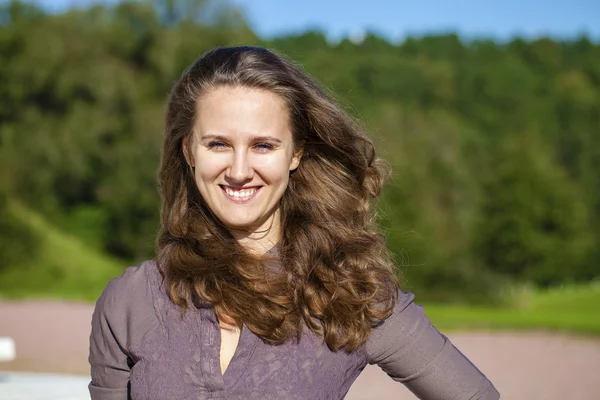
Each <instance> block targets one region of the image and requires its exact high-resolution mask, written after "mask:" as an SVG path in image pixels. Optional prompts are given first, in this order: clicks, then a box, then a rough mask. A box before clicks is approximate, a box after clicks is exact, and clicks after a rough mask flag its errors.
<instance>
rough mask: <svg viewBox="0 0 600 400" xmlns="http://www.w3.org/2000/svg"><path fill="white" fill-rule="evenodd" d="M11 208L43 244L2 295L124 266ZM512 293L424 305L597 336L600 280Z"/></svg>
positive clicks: (484, 324) (496, 325) (98, 286)
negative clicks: (506, 303)
mask: <svg viewBox="0 0 600 400" xmlns="http://www.w3.org/2000/svg"><path fill="white" fill-rule="evenodd" d="M11 208H12V209H11V211H12V212H14V213H15V215H17V216H18V217H19V218H21V219H22V220H23V221H26V222H27V224H29V226H31V227H32V228H33V230H34V231H35V232H36V233H37V234H38V235H39V237H40V238H41V243H40V244H41V246H40V247H41V248H40V254H39V257H37V260H36V261H35V262H32V263H30V264H28V265H24V266H21V267H18V268H17V267H13V268H11V269H9V270H7V271H5V272H3V273H2V274H1V275H0V297H4V298H11V299H15V298H28V299H31V298H38V299H39V298H54V299H67V300H84V301H94V300H96V299H97V298H98V296H99V295H100V292H101V291H102V289H103V288H104V287H105V286H106V283H107V282H108V281H109V280H110V279H111V278H113V277H115V276H117V275H119V274H120V273H121V272H122V271H123V268H124V267H125V266H126V265H124V263H123V262H121V261H118V260H114V259H112V258H110V257H108V256H106V254H104V253H102V252H100V251H98V250H95V249H94V248H92V247H90V246H88V245H86V244H84V242H83V241H82V240H80V239H79V238H78V237H75V236H73V235H70V234H67V233H65V232H62V231H61V230H59V229H57V228H56V227H55V226H53V225H51V224H49V223H48V222H47V221H46V220H45V219H44V218H43V217H41V216H40V215H38V214H37V213H35V212H32V211H31V210H28V209H26V208H24V207H22V206H20V205H18V204H12V205H11ZM417 295H418V294H417ZM511 298H512V299H513V301H512V304H515V305H517V306H515V307H513V308H492V307H474V306H460V305H444V304H437V303H423V304H422V305H423V306H424V307H425V312H426V313H427V315H428V316H429V318H430V319H431V320H432V322H433V323H434V324H435V325H436V327H438V328H439V329H440V330H442V331H453V330H467V329H468V330H498V329H510V330H515V329H522V330H552V331H566V332H572V333H578V334H584V335H593V336H600V282H596V283H592V284H588V285H574V286H567V287H564V288H560V289H552V290H548V291H537V290H530V289H529V290H521V291H520V292H518V293H517V294H516V295H515V294H512V295H511ZM417 303H419V301H418V298H417Z"/></svg>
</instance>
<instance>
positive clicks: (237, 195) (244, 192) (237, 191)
mask: <svg viewBox="0 0 600 400" xmlns="http://www.w3.org/2000/svg"><path fill="white" fill-rule="evenodd" d="M219 186H221V190H222V191H223V193H224V194H225V196H226V197H227V198H228V199H230V200H232V201H234V202H236V203H245V202H248V201H250V200H252V199H253V198H254V197H256V194H257V193H258V192H259V191H260V189H261V186H253V187H245V188H233V187H231V186H225V185H219Z"/></svg>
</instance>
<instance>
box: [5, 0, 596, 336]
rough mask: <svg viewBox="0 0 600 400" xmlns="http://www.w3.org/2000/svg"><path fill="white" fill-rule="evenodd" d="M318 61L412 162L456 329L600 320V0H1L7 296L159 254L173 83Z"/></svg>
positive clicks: (86, 295)
mask: <svg viewBox="0 0 600 400" xmlns="http://www.w3.org/2000/svg"><path fill="white" fill-rule="evenodd" d="M240 44H251V45H261V46H266V47H269V48H272V49H274V50H276V51H279V52H280V53H282V54H285V55H287V56H288V57H290V58H292V59H293V60H295V61H296V62H298V63H299V64H300V65H301V66H302V67H303V68H305V69H306V71H308V72H309V73H310V74H311V75H312V76H313V77H314V78H315V79H316V80H317V81H318V82H319V83H320V84H322V85H323V86H324V87H325V88H326V89H327V90H328V91H329V92H330V93H331V94H332V95H333V96H334V97H335V98H336V99H337V100H338V101H339V102H340V103H341V104H342V105H343V106H344V107H345V109H346V110H348V112H349V113H350V114H352V115H353V116H354V117H356V118H357V119H359V120H360V121H361V122H362V123H363V124H364V125H365V127H366V129H367V130H368V131H369V132H370V133H371V134H372V137H373V138H374V140H375V141H376V143H377V146H378V149H379V151H380V154H381V155H382V156H383V157H384V158H386V159H387V160H388V161H389V162H390V163H391V164H392V166H393V169H394V174H393V179H392V180H391V181H390V182H389V184H388V185H387V187H386V189H385V192H384V195H383V198H382V200H381V202H380V204H379V209H380V212H379V216H380V220H381V225H382V228H383V230H384V231H385V233H386V236H387V239H388V244H389V247H390V249H391V250H392V251H393V252H394V253H395V254H396V256H397V263H398V266H399V271H400V272H401V273H402V275H403V282H404V288H405V289H407V290H411V291H414V292H415V293H416V294H417V299H418V300H419V302H420V303H424V304H426V305H427V306H426V308H427V310H428V314H429V315H430V316H431V318H432V320H434V323H436V325H437V326H439V327H440V328H442V329H446V328H447V329H466V328H511V329H517V328H527V329H551V330H566V331H570V332H578V333H580V334H588V335H600V317H598V315H600V312H598V310H600V3H599V2H597V1H584V0H580V1H571V2H553V1H544V2H542V1H534V0H529V1H526V0H522V1H516V0H507V1H503V2H482V1H468V0H462V1H454V2H443V1H441V0H440V1H434V0H425V1H419V2H408V1H391V0H390V1H384V0H371V1H368V2H365V1H350V0H348V1H323V0H321V1H316V0H307V1H302V2H300V1H275V0H273V1H268V0H262V1H260V0H259V1H250V0H230V1H225V0H223V1H218V0H182V1H176V0H148V1H124V2H117V1H114V0H107V1H105V2H91V1H86V0H79V1H77V0H71V1H69V0H38V1H30V2H17V1H3V2H0V297H2V298H4V299H8V300H10V299H24V298H25V299H40V298H43V299H47V298H51V299H69V300H84V301H88V302H91V301H94V300H95V299H96V298H97V297H98V296H99V294H100V292H101V290H102V289H103V288H104V286H105V285H106V283H107V281H108V280H109V279H110V278H112V277H114V276H116V275H118V274H120V273H121V271H123V269H124V268H125V267H127V266H129V265H136V264H139V262H140V261H142V260H144V259H148V258H152V257H154V251H155V250H154V239H155V236H156V233H157V229H158V226H159V197H158V193H157V189H156V173H157V168H158V163H159V157H160V150H161V145H162V120H163V111H164V106H165V102H166V98H167V95H168V92H169V90H170V87H171V85H172V84H173V82H174V81H175V80H176V79H177V77H178V76H179V75H180V74H181V72H182V71H183V69H184V68H185V67H186V66H188V65H189V64H190V63H192V62H193V61H194V60H195V59H196V58H197V57H198V56H199V55H200V54H201V53H203V52H204V51H206V50H209V49H211V48H213V47H215V46H226V45H240Z"/></svg>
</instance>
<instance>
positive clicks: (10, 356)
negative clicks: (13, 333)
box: [0, 337, 16, 361]
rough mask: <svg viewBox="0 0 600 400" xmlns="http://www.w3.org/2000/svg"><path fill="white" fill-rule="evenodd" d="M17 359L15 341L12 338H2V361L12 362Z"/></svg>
mask: <svg viewBox="0 0 600 400" xmlns="http://www.w3.org/2000/svg"><path fill="white" fill-rule="evenodd" d="M15 357H16V352H15V341H14V340H13V339H12V338H10V337H0V361H12V360H14V359H15Z"/></svg>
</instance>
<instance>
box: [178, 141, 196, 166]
mask: <svg viewBox="0 0 600 400" xmlns="http://www.w3.org/2000/svg"><path fill="white" fill-rule="evenodd" d="M190 136H191V135H188V136H186V137H184V138H183V140H182V141H181V150H182V151H183V156H184V157H185V161H187V163H188V165H189V166H190V167H192V168H193V167H195V161H194V153H192V151H191V150H190V148H191V144H190ZM192 142H193V139H192Z"/></svg>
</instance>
